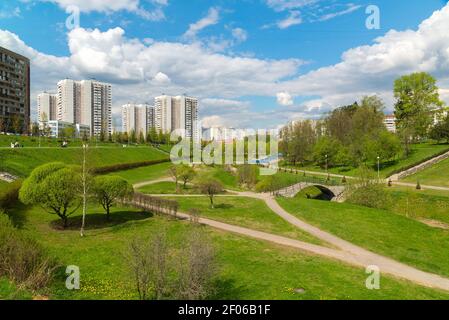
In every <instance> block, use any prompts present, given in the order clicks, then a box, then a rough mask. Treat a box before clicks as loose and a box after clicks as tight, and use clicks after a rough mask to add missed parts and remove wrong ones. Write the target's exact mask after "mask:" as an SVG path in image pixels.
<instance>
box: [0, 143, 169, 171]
mask: <svg viewBox="0 0 449 320" xmlns="http://www.w3.org/2000/svg"><path fill="white" fill-rule="evenodd" d="M0 152H1V153H2V156H3V160H2V162H3V167H5V168H6V169H7V170H8V171H10V172H11V173H13V174H17V175H20V176H27V175H28V174H30V172H31V171H32V170H33V169H34V168H35V167H37V166H39V165H42V164H44V163H48V162H54V161H62V162H65V163H69V164H79V163H81V153H82V152H81V149H80V148H68V149H62V148H48V149H47V148H42V149H38V148H36V149H31V148H30V149H27V148H24V149H3V150H0ZM166 157H167V156H166V155H165V154H163V153H162V152H160V151H158V150H155V149H153V148H151V147H129V148H121V147H99V148H91V149H90V158H91V162H92V165H93V166H107V165H113V164H118V163H127V162H139V161H147V160H153V159H163V158H166Z"/></svg>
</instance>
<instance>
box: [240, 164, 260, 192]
mask: <svg viewBox="0 0 449 320" xmlns="http://www.w3.org/2000/svg"><path fill="white" fill-rule="evenodd" d="M258 175H259V168H258V167H257V166H255V165H250V164H244V165H241V166H239V167H238V170H237V178H238V181H239V184H240V185H247V186H250V187H252V186H254V185H256V183H257V177H258Z"/></svg>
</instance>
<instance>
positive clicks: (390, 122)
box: [384, 114, 396, 133]
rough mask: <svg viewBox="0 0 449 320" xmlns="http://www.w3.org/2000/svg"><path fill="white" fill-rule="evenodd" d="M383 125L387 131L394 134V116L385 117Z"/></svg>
mask: <svg viewBox="0 0 449 320" xmlns="http://www.w3.org/2000/svg"><path fill="white" fill-rule="evenodd" d="M384 124H385V127H386V128H387V130H388V131H390V132H393V133H395V132H396V116H395V115H394V114H391V115H386V116H385V118H384Z"/></svg>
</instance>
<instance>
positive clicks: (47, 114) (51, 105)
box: [37, 92, 57, 122]
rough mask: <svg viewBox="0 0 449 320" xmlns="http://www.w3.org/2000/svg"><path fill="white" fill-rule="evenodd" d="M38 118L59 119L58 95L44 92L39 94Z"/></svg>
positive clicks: (45, 119)
mask: <svg viewBox="0 0 449 320" xmlns="http://www.w3.org/2000/svg"><path fill="white" fill-rule="evenodd" d="M37 118H38V121H39V122H47V121H53V120H57V95H56V94H51V93H47V92H43V93H40V94H38V95H37Z"/></svg>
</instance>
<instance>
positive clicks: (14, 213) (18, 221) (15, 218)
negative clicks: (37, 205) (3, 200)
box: [6, 201, 27, 228]
mask: <svg viewBox="0 0 449 320" xmlns="http://www.w3.org/2000/svg"><path fill="white" fill-rule="evenodd" d="M26 211H27V206H26V205H24V204H23V203H21V202H19V201H18V202H17V203H16V204H15V205H14V207H13V208H8V209H6V214H7V215H8V216H9V218H10V219H11V221H12V223H13V224H14V225H15V226H16V227H17V228H22V227H23V226H24V225H25V223H26V222H27V215H26Z"/></svg>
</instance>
